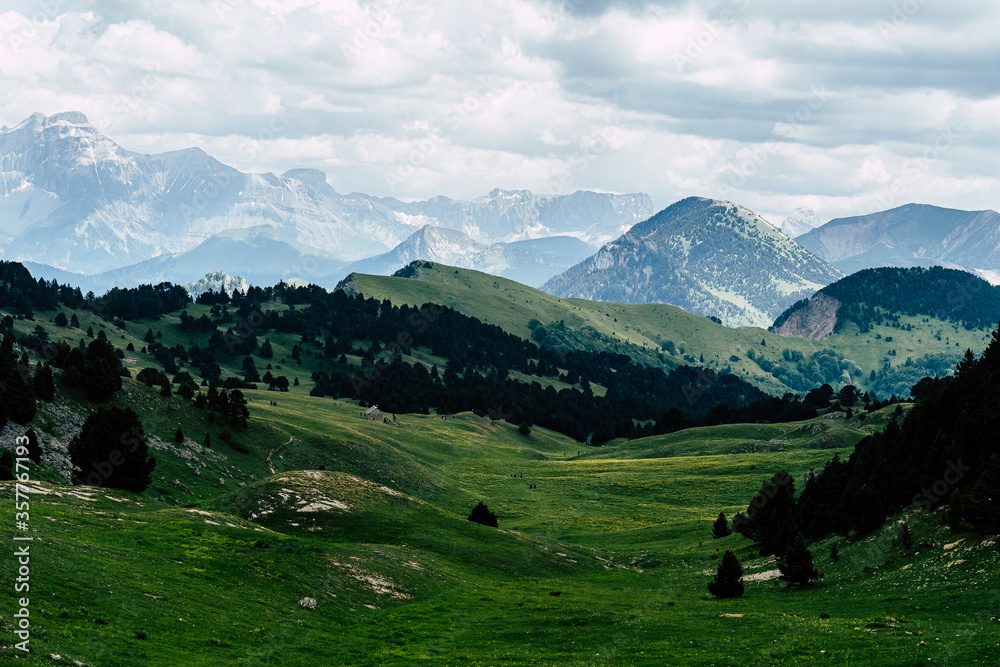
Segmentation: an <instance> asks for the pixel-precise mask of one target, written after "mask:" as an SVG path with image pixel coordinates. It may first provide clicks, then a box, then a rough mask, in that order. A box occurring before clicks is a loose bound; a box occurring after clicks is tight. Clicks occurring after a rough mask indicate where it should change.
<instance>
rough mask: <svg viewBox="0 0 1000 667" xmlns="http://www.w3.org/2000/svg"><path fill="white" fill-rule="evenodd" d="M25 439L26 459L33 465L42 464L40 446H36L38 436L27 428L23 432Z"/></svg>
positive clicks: (33, 430) (31, 429)
mask: <svg viewBox="0 0 1000 667" xmlns="http://www.w3.org/2000/svg"><path fill="white" fill-rule="evenodd" d="M24 435H25V437H26V438H28V458H29V459H31V460H32V461H33V462H34V463H41V462H42V454H43V453H44V452H43V451H42V446H41V445H40V444H38V434H37V433H35V429H33V428H29V429H28V430H27V431H25V432H24Z"/></svg>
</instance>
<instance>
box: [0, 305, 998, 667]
mask: <svg viewBox="0 0 1000 667" xmlns="http://www.w3.org/2000/svg"><path fill="white" fill-rule="evenodd" d="M265 307H266V308H271V307H274V308H281V307H283V306H281V305H278V304H265ZM204 311H207V307H204V306H189V307H188V312H189V313H190V314H192V315H194V316H198V315H200V314H201V313H202V312H204ZM78 315H79V317H80V319H81V325H82V328H83V330H86V328H87V327H88V326H92V327H93V328H94V330H95V332H96V331H99V330H100V329H101V328H102V327H103V328H104V330H105V331H106V333H107V335H108V338H109V340H110V341H111V342H112V343H113V344H114V345H116V346H117V347H119V348H120V349H123V350H124V348H125V347H126V346H127V344H128V343H129V342H131V343H133V345H134V346H135V347H138V348H140V349H141V345H142V340H141V339H142V337H143V335H144V334H145V331H146V329H147V328H152V329H153V330H154V332H158V333H159V334H160V337H159V338H158V340H160V341H161V342H163V343H164V344H169V345H173V344H177V343H181V344H185V345H186V344H189V342H203V341H202V340H201V337H202V336H203V335H202V336H199V335H191V334H186V333H183V332H181V331H180V330H179V328H178V327H177V324H178V323H179V318H178V317H177V314H172V315H168V316H165V317H163V318H161V319H160V320H158V321H156V322H142V323H130V324H127V325H126V326H125V328H124V329H123V330H119V329H117V328H116V327H114V326H112V325H110V324H108V323H106V322H104V321H103V320H100V319H99V318H96V317H95V316H93V315H92V314H89V313H84V312H83V311H80V312H79V313H78ZM53 316H54V313H52V312H41V313H37V314H36V319H35V320H18V321H16V322H15V330H16V331H17V332H18V333H19V334H25V333H28V332H30V331H32V330H33V329H34V327H35V326H40V327H41V328H42V329H43V330H44V331H45V332H46V333H47V334H49V336H50V338H52V339H53V340H59V339H66V340H68V341H71V342H75V341H76V340H78V338H79V337H80V336H83V335H84V334H83V333H82V332H81V331H80V330H74V329H66V328H60V327H56V326H55V325H52V324H51V323H50V322H51V320H52V319H53ZM676 316H677V317H678V318H682V315H679V314H677V315H676ZM612 317H613V316H612ZM612 317H609V318H606V319H612ZM691 317H693V316H691ZM621 319H622V318H619V321H621ZM700 319H704V318H700ZM704 322H705V324H704V325H703V326H706V327H708V325H712V323H711V322H710V321H708V320H704ZM708 330H709V329H708V328H706V331H708ZM720 330H721V331H720V333H724V332H725V331H730V330H724V329H721V327H720ZM713 331H714V330H713ZM628 333H631V331H630V332H628ZM269 338H270V339H271V342H272V345H273V347H274V350H275V356H274V358H273V359H272V360H271V361H272V364H273V365H274V367H275V369H274V372H275V373H278V372H281V373H287V374H288V375H289V376H292V375H295V376H297V377H299V378H300V384H299V385H298V386H293V387H291V390H290V391H289V392H287V393H285V392H281V393H275V392H268V391H264V390H247V391H246V395H247V396H248V397H249V398H251V399H252V401H251V402H250V404H249V407H250V412H251V419H250V428H249V429H248V430H247V431H246V432H241V431H236V432H232V433H231V435H232V437H231V438H230V439H231V441H232V442H233V443H235V446H231V445H228V444H226V443H225V442H223V439H222V437H221V436H222V432H223V431H225V430H226V429H224V428H223V427H222V426H221V425H220V424H216V423H212V422H210V421H209V419H208V417H207V415H206V413H205V412H203V411H200V410H196V409H194V408H193V407H192V406H191V405H190V403H188V402H186V401H183V400H181V399H179V398H178V397H173V398H171V399H170V400H169V401H168V400H167V399H165V398H162V397H161V396H160V395H159V392H158V390H157V389H156V388H155V387H154V388H152V389H150V388H147V387H145V385H143V384H141V383H138V382H136V381H134V380H130V379H126V380H125V381H124V383H125V386H124V388H123V390H122V391H120V392H118V393H117V394H116V395H115V396H114V398H113V399H112V404H118V405H128V406H131V407H133V408H134V409H135V410H137V412H139V414H140V416H141V418H142V421H143V423H144V425H145V430H146V433H147V434H148V435H150V436H151V446H152V448H153V449H154V451H153V454H154V455H155V456H156V457H157V467H156V470H155V471H154V475H153V477H154V481H153V484H152V485H151V487H150V488H149V489H148V490H147V491H146V492H144V493H143V494H141V495H135V494H129V493H125V492H118V491H112V490H106V489H100V488H94V487H69V486H66V485H65V484H62V483H60V480H62V479H63V474H64V473H63V471H62V470H61V468H60V458H59V454H60V451H61V447H63V446H64V445H65V443H66V442H67V441H68V439H69V438H70V437H71V436H72V434H73V433H75V431H76V429H78V428H79V425H80V423H81V422H82V420H83V417H84V415H85V414H86V413H87V412H89V411H90V410H92V409H93V406H92V405H91V404H89V403H87V402H86V400H85V399H83V398H82V397H81V396H79V395H77V394H76V393H75V392H74V391H67V390H64V389H62V388H60V390H59V393H58V396H57V400H56V401H55V402H53V403H51V404H44V403H40V404H39V414H38V415H37V416H36V418H35V420H34V421H33V425H34V427H35V428H36V430H38V431H39V432H40V434H41V436H42V441H43V443H44V446H45V450H46V455H45V457H44V458H43V463H42V464H41V465H39V466H32V467H31V473H30V474H31V478H32V480H35V481H32V482H31V483H30V484H29V496H30V498H31V511H30V514H31V519H30V526H31V528H30V534H31V535H32V536H33V537H34V538H35V541H33V542H32V543H31V545H32V546H31V549H32V551H31V587H32V588H31V591H30V599H31V614H32V616H31V622H32V639H31V648H32V654H31V655H29V656H22V655H20V652H17V653H15V652H14V651H13V650H12V648H11V643H12V642H13V640H11V639H8V640H5V642H4V643H5V649H6V650H5V651H4V652H3V653H2V654H0V655H2V656H3V659H4V660H10V661H14V660H17V662H19V663H22V664H53V663H54V664H60V663H61V662H67V663H68V664H72V661H73V660H79V661H81V662H83V663H85V664H91V665H176V664H205V665H217V664H237V663H246V664H282V665H315V664H324V665H348V664H351V665H397V664H398V665H412V664H425V663H426V664H432V663H433V664H469V665H497V664H505V663H509V664H528V663H535V664H609V665H612V664H648V665H663V664H727V665H728V664H739V665H745V664H760V665H765V664H766V665H770V664H798V663H804V662H825V661H828V660H829V661H831V662H832V663H833V664H858V665H866V664H868V665H915V664H918V663H919V664H928V663H929V662H931V663H932V664H933V662H937V663H938V664H946V663H947V664H969V665H975V664H984V665H985V664H992V663H991V662H990V661H991V660H993V657H994V656H995V654H996V651H997V633H996V629H995V628H996V617H997V616H998V613H997V612H998V609H1000V607H998V605H1000V599H997V597H996V596H995V595H994V594H993V593H992V592H991V590H992V588H995V587H993V586H992V584H993V583H995V581H996V578H997V576H998V574H1000V559H998V557H997V552H996V549H995V537H989V536H982V535H975V534H968V533H962V534H952V533H949V532H948V531H947V530H946V529H944V528H942V526H941V522H940V516H939V514H940V510H939V511H938V512H935V513H932V514H929V515H923V516H920V515H916V514H914V513H912V512H911V513H907V514H905V515H903V516H900V517H898V519H900V520H902V519H905V520H907V521H908V522H909V524H910V526H911V528H912V529H913V531H914V533H915V537H916V542H917V543H918V544H919V546H918V547H917V548H915V549H913V550H910V551H905V550H903V549H902V548H901V547H897V546H894V545H893V544H892V542H891V540H892V539H893V538H894V536H895V534H896V526H895V525H894V524H893V523H892V522H890V523H889V524H887V526H886V527H885V528H884V529H883V530H881V531H878V532H877V533H874V534H872V535H869V536H867V537H864V538H860V539H856V538H852V539H845V538H830V539H828V540H825V541H823V542H821V543H818V544H816V545H813V547H812V551H813V554H814V556H815V559H816V562H817V565H818V567H819V569H820V570H822V571H823V572H824V573H825V577H824V578H823V579H822V580H821V581H820V583H819V584H818V585H816V586H815V587H813V588H811V589H807V590H797V589H795V588H787V587H785V586H783V585H781V584H779V582H778V581H777V579H775V576H776V571H775V570H776V566H775V564H774V559H773V558H770V557H769V558H761V557H759V556H757V553H756V550H755V549H754V548H753V547H752V545H751V544H750V542H749V541H748V540H747V539H745V538H744V537H742V536H739V535H732V536H729V537H726V538H723V539H721V540H717V541H716V540H712V539H711V523H712V521H713V520H714V518H715V517H716V516H717V514H718V512H720V511H724V512H726V514H727V516H732V514H733V513H734V512H736V511H739V510H743V509H745V508H746V505H747V503H748V501H749V499H750V498H751V497H752V496H753V494H754V493H755V492H756V491H757V490H758V489H759V487H760V484H761V482H762V481H763V480H764V479H766V478H767V477H769V476H770V475H771V474H772V473H773V472H774V471H775V470H777V469H779V468H785V469H787V470H788V471H789V472H790V474H791V475H792V476H793V477H795V478H796V479H798V478H800V477H801V475H802V474H804V473H805V472H806V471H808V470H809V469H811V468H815V467H818V466H821V465H822V464H823V463H824V462H825V461H826V460H827V459H829V458H830V457H831V456H833V455H834V454H836V453H840V454H841V455H842V456H844V455H846V454H847V453H849V452H850V448H851V447H852V446H853V444H854V443H856V442H857V441H858V440H859V439H860V438H861V437H863V436H864V434H865V433H866V432H868V431H869V430H870V429H872V428H880V427H881V426H882V425H884V424H885V422H886V419H887V418H888V412H889V411H890V410H892V409H889V408H887V409H885V410H883V411H879V412H876V413H872V414H870V415H868V416H867V417H866V419H865V420H864V421H861V420H860V419H858V418H852V419H837V418H836V415H833V416H830V415H828V416H827V417H826V418H818V419H815V420H810V421H809V422H804V423H792V424H780V425H745V426H740V425H729V426H723V427H712V428H705V429H695V430H691V431H684V432H679V433H675V434H671V435H668V436H657V437H654V438H646V439H642V440H635V441H630V442H621V441H615V442H613V443H612V444H610V445H609V446H606V447H604V448H597V449H592V448H587V447H584V446H582V445H580V444H579V443H577V442H575V441H573V440H570V439H569V438H566V437H564V436H562V435H560V434H557V433H553V432H549V431H546V430H545V429H541V428H534V429H532V432H531V433H530V435H527V436H525V435H522V434H520V433H518V431H517V429H516V428H515V427H514V426H512V425H510V424H506V423H505V422H500V421H493V420H491V419H489V418H483V417H478V416H476V415H473V414H469V413H463V414H459V415H454V416H450V417H449V418H448V419H441V418H439V417H438V416H436V415H398V418H397V420H396V421H395V422H394V423H388V424H381V423H373V422H368V421H366V420H364V419H362V418H361V417H360V416H359V412H360V408H359V407H358V405H357V404H356V403H354V402H352V401H348V400H331V399H329V398H315V397H311V396H309V395H308V392H309V389H310V388H311V383H310V382H309V381H308V379H307V378H308V376H309V374H310V371H311V369H313V368H322V367H324V365H326V364H332V363H336V362H334V361H331V360H322V359H321V358H320V357H319V356H317V355H315V354H313V351H312V350H309V349H307V351H306V352H304V353H303V363H302V365H301V366H298V365H297V364H295V362H291V364H290V363H289V360H288V359H287V355H288V354H289V353H290V349H291V346H292V345H293V344H295V343H297V342H299V341H298V337H297V336H292V335H290V334H280V333H274V332H271V333H270V334H269ZM125 354H126V359H125V362H126V364H127V365H128V366H129V367H130V368H131V369H132V370H133V371H135V370H138V369H139V368H142V367H146V366H153V367H157V366H158V364H157V362H156V361H155V360H154V359H152V358H151V357H149V356H148V355H144V354H142V353H141V352H135V351H126V352H125ZM414 354H415V355H424V354H429V352H428V351H422V350H415V351H414ZM237 359H238V358H237ZM350 361H351V362H354V363H356V362H357V359H352V360H350ZM442 361H444V360H442ZM235 366H236V360H234V362H233V363H232V364H229V365H228V366H226V370H225V372H224V375H228V374H230V373H233V372H234V371H236V370H238V369H237V368H236V367H235ZM262 370H263V369H262ZM272 401H276V402H277V405H271V403H272ZM24 428H26V427H22V426H18V425H16V424H8V425H7V426H6V427H5V428H4V429H3V432H2V433H0V441H2V442H3V443H4V444H5V445H6V446H8V447H9V446H10V443H11V442H12V440H13V437H15V436H17V435H20V434H21V433H23V431H24ZM177 428H181V429H182V430H183V432H184V434H185V435H186V436H187V438H188V439H186V440H185V441H184V442H183V443H176V442H174V440H173V435H174V433H175V431H176V429H177ZM205 434H211V435H212V443H213V445H212V447H204V446H202V444H201V443H203V442H204V435H205ZM192 438H193V439H192ZM512 475H516V477H512ZM521 475H523V477H521ZM529 484H535V485H537V488H536V489H529V488H528V485H529ZM0 486H2V487H3V489H4V493H5V497H7V498H9V499H10V498H12V496H13V488H12V487H13V483H12V482H3V483H0ZM480 500H483V501H485V502H486V503H487V504H488V505H489V507H490V508H491V509H492V510H493V511H494V512H496V513H497V515H498V517H499V520H500V529H499V530H496V529H490V528H487V527H484V526H479V525H476V524H472V523H470V522H468V521H466V520H465V516H466V515H467V514H468V512H469V510H471V508H472V506H473V505H474V504H475V503H476V502H478V501H480ZM2 508H3V510H2V513H3V514H2V520H3V521H6V522H7V525H12V523H13V520H14V516H13V514H14V505H13V501H11V502H7V503H4V504H3V505H2ZM833 543H836V544H838V545H839V547H840V550H841V553H842V555H843V558H842V559H841V560H840V561H839V562H837V563H832V562H830V561H829V560H828V559H827V558H826V554H827V553H829V550H830V547H831V545H832V544H833ZM725 549H733V550H734V551H735V552H736V553H737V555H738V556H739V558H740V559H741V561H742V562H743V564H744V566H745V568H746V577H745V580H746V585H747V592H746V595H745V597H743V598H741V599H736V600H715V599H712V598H710V597H708V596H707V591H706V584H707V582H708V581H709V580H710V578H711V574H712V573H713V572H714V569H715V567H716V566H717V564H718V557H719V554H720V553H721V550H725ZM4 562H5V564H9V563H12V562H13V560H11V556H7V557H6V558H5V559H4ZM8 571H11V570H10V569H9V568H8ZM16 597H17V595H16V594H15V593H14V592H13V589H12V587H11V586H8V587H7V593H6V596H5V598H4V599H5V603H4V605H3V606H2V607H3V608H2V609H0V623H2V627H3V630H4V632H5V633H6V636H8V637H12V636H13V635H11V634H10V631H11V629H12V628H13V626H14V618H13V613H14V611H15V609H16V602H15V598H16ZM307 597H308V598H313V599H315V600H316V601H317V604H316V607H315V609H309V608H307V607H304V606H301V605H300V604H299V601H300V600H303V599H304V598H307ZM824 615H828V616H824ZM52 655H57V656H59V659H58V660H57V659H55V658H52V657H50V656H52ZM15 656H16V657H15Z"/></svg>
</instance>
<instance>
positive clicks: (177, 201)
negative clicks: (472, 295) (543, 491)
mask: <svg viewBox="0 0 1000 667" xmlns="http://www.w3.org/2000/svg"><path fill="white" fill-rule="evenodd" d="M654 212H655V211H654V208H653V203H652V201H651V200H650V198H649V197H648V196H647V195H644V194H631V195H615V194H604V193H594V192H577V193H574V194H571V195H564V196H549V195H536V194H533V193H531V192H528V191H526V190H518V191H504V190H499V189H496V190H493V191H492V192H490V193H489V194H488V195H485V196H483V197H479V198H477V199H473V200H469V201H457V200H452V199H449V198H447V197H435V198H433V199H430V200H427V201H418V202H402V201H399V200H396V199H393V198H380V197H373V196H369V195H365V194H360V193H353V194H349V195H343V194H340V193H338V192H337V191H336V190H334V188H333V187H331V186H330V185H329V183H327V180H326V175H325V174H324V173H323V172H320V171H317V170H313V169H293V170H290V171H287V172H285V173H284V174H281V175H280V176H277V175H274V174H270V173H268V174H247V173H243V172H240V171H238V170H236V169H233V168H232V167H229V166H227V165H224V164H222V163H221V162H219V161H218V160H216V159H214V158H212V157H211V156H209V155H207V154H206V153H205V152H204V151H202V150H201V149H198V148H190V149H185V150H180V151H172V152H169V153H163V154H159V155H146V154H141V153H135V152H132V151H128V150H126V149H124V148H122V147H121V146H119V145H117V144H116V143H114V142H113V141H112V140H111V139H109V138H108V137H106V136H105V135H103V134H102V133H101V132H99V131H98V130H97V129H96V128H95V127H94V126H92V125H91V124H90V123H89V122H88V121H87V118H86V117H85V116H84V115H83V114H81V113H78V112H67V113H61V114H56V115H53V116H45V115H43V114H40V113H36V114H33V115H32V116H31V117H29V118H28V119H27V120H25V121H23V122H22V123H20V124H18V125H17V126H15V127H12V128H8V127H3V128H2V129H0V248H2V252H0V256H2V257H3V258H4V259H13V260H23V261H29V262H35V263H37V264H41V265H47V266H51V267H54V268H57V269H60V270H63V271H68V272H71V273H82V274H98V273H103V272H106V271H111V270H115V269H121V268H124V267H127V266H132V265H136V264H138V263H140V262H143V261H146V260H151V259H154V258H157V257H161V256H164V255H176V254H179V253H184V252H188V251H191V250H193V249H195V248H196V247H197V246H199V244H201V243H204V242H206V241H207V240H208V239H210V238H212V237H213V236H216V237H217V236H218V235H220V234H224V233H227V232H232V231H233V230H241V229H247V228H254V227H261V226H269V227H272V228H273V229H274V230H275V232H276V234H277V235H280V236H281V237H283V238H284V239H287V240H288V241H291V242H294V243H295V244H299V246H300V247H299V251H300V253H301V254H303V255H312V256H321V257H323V258H324V259H325V260H327V261H328V262H331V263H332V262H337V261H341V262H343V263H344V264H347V263H349V262H351V261H355V260H359V259H364V258H367V257H371V256H374V255H378V254H382V253H385V252H387V251H390V250H392V249H393V248H395V247H396V246H397V245H399V244H400V243H402V242H404V241H405V240H406V239H407V238H408V237H410V236H411V235H412V234H413V233H414V232H417V231H419V230H420V229H421V228H423V227H425V226H427V225H437V226H441V227H446V228H451V229H456V230H459V231H461V232H462V233H464V234H465V235H467V236H468V237H470V238H471V239H474V240H475V241H477V242H479V243H483V244H491V243H496V242H513V241H521V240H527V239H536V238H542V237H546V236H557V235H573V236H576V237H577V238H579V239H580V240H581V241H584V242H586V243H595V244H599V243H603V242H605V241H607V240H610V239H612V238H615V237H616V236H618V235H619V234H621V233H622V232H623V231H625V230H627V229H628V228H629V227H631V226H632V225H633V224H635V223H636V222H638V221H640V220H644V219H646V218H647V217H649V216H650V215H652V213H654ZM225 238H226V237H224V236H223V237H221V239H222V240H225ZM217 240H218V239H217ZM224 250H225V249H224V248H223V247H221V246H220V245H219V244H218V243H216V245H215V246H213V247H212V248H210V249H206V254H207V253H208V252H209V251H210V253H211V255H212V256H213V257H214V262H213V264H211V265H206V266H204V267H202V268H203V270H202V271H201V274H204V273H207V272H209V271H212V270H217V269H226V270H228V271H230V273H232V272H233V270H232V268H231V267H230V266H228V265H227V262H230V261H232V260H233V259H234V258H238V257H239V255H238V253H237V252H235V251H232V252H228V253H227V252H225V251H224ZM237 250H238V248H237ZM287 268H288V266H287V264H284V265H281V264H278V263H277V262H271V263H270V266H267V267H266V268H265V269H264V270H263V271H262V272H263V273H266V274H270V275H275V274H281V273H283V272H284V271H285V270H286V269H287ZM301 277H304V278H309V279H311V278H312V277H313V276H310V275H303V276H301Z"/></svg>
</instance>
